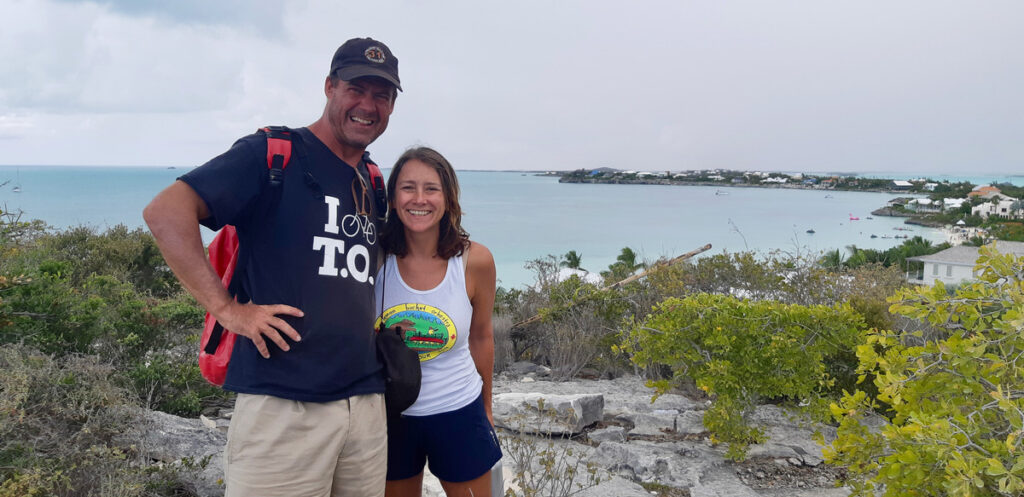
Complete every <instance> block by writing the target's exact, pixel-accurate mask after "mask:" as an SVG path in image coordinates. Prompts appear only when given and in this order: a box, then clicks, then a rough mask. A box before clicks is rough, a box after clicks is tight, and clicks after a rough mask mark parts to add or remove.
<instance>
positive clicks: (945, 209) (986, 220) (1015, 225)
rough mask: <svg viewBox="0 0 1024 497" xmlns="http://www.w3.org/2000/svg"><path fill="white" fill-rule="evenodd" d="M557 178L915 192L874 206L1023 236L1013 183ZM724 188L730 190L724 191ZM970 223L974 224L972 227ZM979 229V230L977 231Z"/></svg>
mask: <svg viewBox="0 0 1024 497" xmlns="http://www.w3.org/2000/svg"><path fill="white" fill-rule="evenodd" d="M548 175H552V174H551V173H548ZM557 175H558V176H559V179H558V182H559V183H605V184H627V185H686V186H714V187H719V188H723V187H740V188H742V187H747V188H791V189H801V190H826V191H833V190H835V191H854V192H881V193H893V194H917V195H924V196H926V197H927V198H920V197H897V198H894V199H892V200H890V201H889V202H888V203H887V204H886V205H885V206H882V207H880V208H879V209H877V210H875V211H874V212H872V214H873V215H876V216H898V217H906V218H907V220H906V223H908V224H919V225H924V226H932V227H938V228H941V227H954V228H953V229H954V230H960V231H962V232H963V233H964V235H963V238H964V239H963V240H961V241H963V242H966V241H970V239H971V238H979V239H978V240H973V243H976V244H977V243H981V242H982V241H983V240H984V239H986V238H988V239H1000V240H1014V241H1024V223H1022V222H1021V221H1022V220H1024V201H1022V200H1021V199H1022V198H1024V187H1021V186H1015V185H1013V184H1010V183H998V184H995V185H975V184H973V183H970V182H967V181H961V182H950V181H937V180H932V179H928V178H920V179H912V180H896V179H886V178H864V177H860V176H856V175H838V174H836V175H816V174H804V173H796V174H787V173H780V172H762V171H735V170H729V169H705V170H697V171H681V172H673V171H665V172H650V171H623V170H618V169H613V168H608V167H602V168H598V169H577V170H575V171H568V172H561V173H558V174H557ZM720 193H721V194H725V193H726V192H720ZM968 228H970V230H968ZM976 235H977V236H976Z"/></svg>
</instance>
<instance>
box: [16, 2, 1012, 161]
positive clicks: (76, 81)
mask: <svg viewBox="0 0 1024 497" xmlns="http://www.w3.org/2000/svg"><path fill="white" fill-rule="evenodd" d="M0 12H3V17H4V23H3V27H2V28H0V60H2V61H3V65H4V68H3V70H2V71H0V150H3V154H2V157H0V164H11V165H36V164H44V165H49V164H63V165H74V164H84V165H154V166H192V165H198V164H201V163H203V162H205V161H206V160H207V159H209V158H211V157H212V156H214V155H217V154H219V153H220V152H222V151H224V150H225V149H227V147H229V146H230V145H231V143H232V142H233V141H234V139H235V138H237V137H239V136H241V135H244V134H247V133H250V132H252V131H253V130H255V129H256V128H257V127H259V126H261V125H266V124H286V125H290V126H304V125H308V124H310V123H312V122H313V121H314V120H316V119H317V118H318V117H319V116H320V113H321V112H322V110H323V105H324V102H325V97H324V94H323V81H324V78H325V76H326V73H327V70H328V67H329V65H330V58H331V55H332V54H333V53H334V50H335V49H336V48H337V47H338V45H340V44H341V43H342V42H343V41H344V40H346V39H348V38H351V37H356V36H371V37H374V38H377V39H379V40H381V41H384V42H385V43H387V44H388V45H389V46H390V48H391V49H392V51H394V53H395V55H396V56H397V57H398V59H399V61H400V66H399V67H400V74H401V78H402V86H403V87H404V88H405V92H404V93H402V94H401V95H400V97H399V98H398V101H397V104H396V108H395V112H394V114H393V115H392V117H391V125H390V127H389V129H388V131H387V132H386V133H385V134H384V136H382V137H381V138H380V139H379V140H378V141H377V142H376V143H374V144H373V145H372V146H371V148H370V149H371V151H372V153H373V154H374V157H375V158H376V159H377V161H378V162H379V163H380V164H381V165H385V166H386V165H388V164H390V163H391V162H393V161H394V159H395V158H396V157H397V156H398V155H399V154H400V153H401V151H402V150H403V149H404V148H406V147H408V146H411V145H416V144H423V145H429V146H433V147H435V148H437V149H438V150H439V151H441V152H442V153H443V154H445V155H446V156H448V158H449V159H450V160H451V161H452V162H453V164H454V165H455V166H456V168H458V169H576V168H595V167H602V166H608V167H616V168H621V169H638V170H683V169H704V168H717V167H722V168H729V169H748V170H778V171H808V172H816V171H833V172H835V171H839V172H894V173H895V172H902V173H933V174H975V173H995V174H1024V90H1022V89H1024V28H1022V26H1024V2H1021V1H1019V0H1006V1H998V0H963V1H943V0H908V1H899V0H897V1H892V0H886V1H875V0H853V1H819V0H803V1H785V0H783V1H764V0H749V1H728V0H723V1H713V0H702V1H692V0H671V1H669V0H666V1H658V2H653V1H629V2H625V1H622V2H612V1H608V0H579V1H575V0H574V1H537V0H516V1H505V2H500V3H499V2H483V1H457V2H449V1H443V2H442V1H435V2H414V1H363V2H348V1H338V0H322V1H320V0H310V1H288V2H285V1H280V0H273V1H270V0H218V1H209V0H175V1H140V0H115V1H95V2H86V1H67V0H64V1H47V0H35V1H22V0H0Z"/></svg>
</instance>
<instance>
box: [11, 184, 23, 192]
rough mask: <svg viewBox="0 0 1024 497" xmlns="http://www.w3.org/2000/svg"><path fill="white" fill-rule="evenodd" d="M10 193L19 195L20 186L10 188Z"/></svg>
mask: <svg viewBox="0 0 1024 497" xmlns="http://www.w3.org/2000/svg"><path fill="white" fill-rule="evenodd" d="M11 191H12V192H14V193H21V187H20V186H16V187H14V188H11Z"/></svg>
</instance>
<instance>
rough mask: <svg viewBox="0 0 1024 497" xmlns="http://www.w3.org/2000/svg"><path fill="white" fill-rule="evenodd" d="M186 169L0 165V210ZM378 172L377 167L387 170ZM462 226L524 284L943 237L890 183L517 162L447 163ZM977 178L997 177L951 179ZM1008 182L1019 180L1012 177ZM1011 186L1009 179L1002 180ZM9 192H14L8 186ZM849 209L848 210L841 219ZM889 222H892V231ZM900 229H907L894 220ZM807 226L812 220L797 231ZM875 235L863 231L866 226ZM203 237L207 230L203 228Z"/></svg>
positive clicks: (130, 187) (120, 217)
mask: <svg viewBox="0 0 1024 497" xmlns="http://www.w3.org/2000/svg"><path fill="white" fill-rule="evenodd" d="M187 170H188V169H187V168H177V169H170V168H155V167H84V166H75V167H72V166H20V167H16V166H0V183H3V182H5V181H6V182H7V183H6V184H4V185H3V186H2V187H0V208H3V210H4V211H6V212H17V211H19V210H20V211H21V212H22V213H23V214H22V219H23V220H28V219H41V220H43V221H45V222H46V223H47V224H49V225H50V226H53V227H55V228H66V227H71V226H78V225H87V226H92V227H95V228H98V229H101V230H102V229H105V228H108V227H111V226H114V225H117V224H124V225H127V226H129V227H131V228H135V227H142V226H143V221H142V208H143V207H144V206H145V205H146V203H148V202H149V200H150V199H152V198H153V196H154V195H155V194H156V193H157V192H159V191H160V190H161V189H163V188H164V187H165V186H167V185H169V184H170V183H171V182H173V181H174V179H175V178H176V177H178V176H179V175H181V174H183V173H184V172H186V171H187ZM388 172H389V171H388V170H386V169H385V170H384V174H385V175H387V174H388ZM458 176H459V182H460V186H461V188H462V207H463V212H464V217H463V219H464V225H465V227H466V229H467V231H469V233H470V235H471V237H472V238H473V239H474V240H476V241H478V242H480V243H483V244H484V245H486V246H487V247H488V248H490V249H491V252H492V253H493V254H494V259H495V264H496V266H497V271H498V279H499V283H498V284H499V285H501V286H504V287H506V288H512V287H519V286H523V285H528V284H530V283H532V282H533V274H532V273H531V272H530V271H529V270H527V269H526V268H525V267H524V264H525V263H526V262H527V261H530V260H532V259H537V258H541V257H544V256H547V255H549V254H550V255H556V256H560V255H561V254H564V253H566V252H568V251H569V250H575V251H576V252H577V253H579V254H581V255H582V266H583V267H584V268H586V269H589V270H591V271H595V272H596V271H600V270H602V269H605V268H607V267H608V265H609V264H611V263H612V262H614V261H615V257H616V256H617V255H618V254H619V252H620V251H621V249H622V248H623V247H626V246H628V247H631V248H632V249H633V250H634V251H636V252H637V253H638V254H640V256H641V257H642V258H643V259H646V260H655V259H657V258H659V257H673V256H676V255H680V254H683V253H686V252H689V251H691V250H693V249H695V248H698V247H700V246H703V245H704V244H707V243H710V244H711V245H712V249H711V250H710V251H708V252H705V254H713V253H721V252H723V251H728V252H738V251H745V250H753V251H757V252H759V253H768V252H770V251H773V250H781V251H785V252H788V253H800V254H817V253H820V252H823V251H826V250H831V249H836V248H838V249H842V250H845V247H847V246H848V245H856V246H858V247H863V248H876V249H885V248H889V247H891V246H894V245H898V244H899V243H900V242H902V239H899V238H894V236H895V235H901V236H902V235H909V236H914V235H920V236H923V237H924V238H926V239H929V240H932V241H934V242H941V241H944V240H945V238H944V235H943V233H942V232H941V231H940V230H936V229H930V228H923V227H916V226H910V225H904V224H903V219H902V218H887V217H881V216H874V218H873V219H868V217H871V211H873V210H875V209H877V208H879V207H882V206H884V205H885V204H886V202H887V201H889V200H890V199H892V198H894V197H895V196H896V195H895V194H890V193H860V192H824V191H820V190H797V189H773V188H715V187H705V186H661V185H588V184H560V183H558V178H557V177H551V176H538V175H536V174H535V173H523V172H490V171H486V172H485V171H459V172H458ZM955 179H956V180H966V181H971V182H972V183H976V184H984V183H989V182H995V181H1006V178H1002V177H990V178H989V177H957V178H955ZM1013 179H1014V180H1022V181H1024V178H1020V177H1015V178H1013ZM1014 182H1015V183H1017V184H1020V182H1019V181H1014ZM16 186H17V187H20V190H21V191H20V192H19V193H16V192H14V189H15V187H16ZM851 217H857V218H859V219H858V220H851V219H850V218H851ZM894 228H901V230H896V229H894ZM902 228H909V230H903V229H902ZM807 230H814V233H813V234H811V233H808V232H807ZM872 234H874V235H876V238H871V235H872ZM203 236H204V239H205V240H206V241H209V240H210V239H212V238H213V233H212V232H209V231H206V230H205V228H204V235H203Z"/></svg>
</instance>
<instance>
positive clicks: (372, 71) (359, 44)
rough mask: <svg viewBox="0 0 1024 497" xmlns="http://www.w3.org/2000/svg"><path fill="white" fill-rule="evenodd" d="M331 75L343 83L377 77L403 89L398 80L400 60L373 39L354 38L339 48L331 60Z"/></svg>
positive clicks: (386, 47) (385, 46)
mask: <svg viewBox="0 0 1024 497" xmlns="http://www.w3.org/2000/svg"><path fill="white" fill-rule="evenodd" d="M330 74H332V75H334V76H337V77H338V78H340V79H342V80H343V81H351V80H353V79H356V78H361V77H363V76H376V77H378V78H384V79H386V80H387V81H388V82H390V83H391V84H393V85H395V88H398V89H399V90H401V89H402V84H401V83H400V82H399V80H398V58H396V57H395V56H394V54H392V53H391V49H389V48H388V46H387V45H385V44H383V43H381V42H379V41H377V40H374V39H373V38H352V39H351V40H348V41H346V42H345V43H344V44H343V45H342V46H340V47H338V50H337V51H335V52H334V58H333V59H331V73H330Z"/></svg>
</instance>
